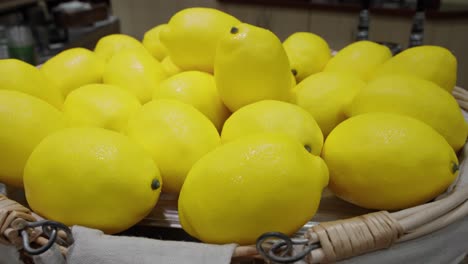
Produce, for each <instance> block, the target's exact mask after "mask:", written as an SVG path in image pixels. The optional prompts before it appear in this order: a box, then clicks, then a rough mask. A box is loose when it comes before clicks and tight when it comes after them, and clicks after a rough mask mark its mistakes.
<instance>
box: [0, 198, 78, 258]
mask: <svg viewBox="0 0 468 264" xmlns="http://www.w3.org/2000/svg"><path fill="white" fill-rule="evenodd" d="M37 227H41V229H38V228H37ZM0 243H3V244H7V245H8V244H9V245H14V246H15V247H16V248H17V249H22V250H23V251H24V252H26V253H28V254H29V255H38V254H41V253H43V252H45V251H47V250H48V249H49V248H50V247H52V245H53V244H54V243H58V244H59V248H60V251H61V252H62V254H64V255H65V254H66V252H67V247H68V246H69V245H71V244H73V236H72V234H71V230H70V229H69V228H68V227H67V226H65V225H63V224H61V223H58V222H54V221H48V220H41V221H37V219H36V217H34V216H33V215H32V212H31V211H30V210H29V209H28V208H26V207H24V206H23V205H21V204H19V203H17V202H15V201H13V200H10V199H8V198H7V197H6V196H4V195H0ZM31 244H36V245H38V246H39V247H31Z"/></svg>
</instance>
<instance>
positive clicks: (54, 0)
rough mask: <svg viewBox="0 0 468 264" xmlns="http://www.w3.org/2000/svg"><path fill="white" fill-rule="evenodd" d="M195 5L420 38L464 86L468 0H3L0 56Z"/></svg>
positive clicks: (82, 41) (320, 29) (398, 42)
mask: <svg viewBox="0 0 468 264" xmlns="http://www.w3.org/2000/svg"><path fill="white" fill-rule="evenodd" d="M194 6H204V7H212V8H217V9H220V10H223V11H225V12H227V13H230V14H232V15H234V16H236V17H237V18H239V19H240V20H242V21H244V22H247V23H250V24H254V25H257V26H261V27H265V28H268V29H270V30H271V31H273V32H274V33H276V34H277V36H278V37H279V38H280V39H281V40H284V39H285V38H286V37H287V36H289V35H290V34H292V33H294V32H298V31H309V32H313V33H315V34H318V35H320V36H322V37H323V38H324V39H325V40H326V41H327V42H328V43H329V45H330V47H332V48H333V49H335V50H338V49H340V48H342V47H344V46H345V45H347V44H349V43H351V42H353V41H355V40H356V39H359V38H362V36H363V35H364V36H365V37H366V38H368V39H370V40H373V41H378V42H383V43H386V44H387V45H389V46H390V47H392V48H393V49H394V51H395V52H398V50H401V49H405V48H407V47H408V46H409V45H410V43H417V42H418V41H420V42H421V43H422V44H425V45H440V46H444V47H446V48H448V49H450V50H451V51H452V52H453V53H454V54H455V56H456V57H457V59H458V85H459V86H462V87H468V49H467V48H466V47H467V44H468V34H467V32H468V0H419V1H418V0H373V1H369V0H172V1H167V0H133V1H125V0H88V1H58V0H0V58H19V59H21V60H24V61H27V62H30V63H32V64H41V63H43V62H44V61H46V60H47V59H48V58H50V57H52V56H53V55H55V54H57V53H58V52H60V51H62V50H64V49H67V48H71V47H86V48H89V49H93V48H94V45H95V44H96V42H97V40H99V38H101V37H102V36H105V35H108V34H112V33H119V32H120V33H124V34H129V35H132V36H134V37H136V38H138V39H141V38H142V36H143V34H144V33H145V32H146V31H147V30H149V29H150V28H152V27H154V26H155V25H158V24H162V23H166V22H167V21H168V20H169V18H170V17H171V16H172V15H173V14H174V13H176V12H177V11H179V10H181V9H183V8H187V7H194ZM363 11H365V12H363ZM410 39H411V41H410Z"/></svg>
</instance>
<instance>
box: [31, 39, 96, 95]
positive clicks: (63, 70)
mask: <svg viewBox="0 0 468 264" xmlns="http://www.w3.org/2000/svg"><path fill="white" fill-rule="evenodd" d="M104 66H105V62H104V61H103V60H102V59H101V58H99V57H98V56H97V55H96V54H95V53H94V52H92V51H89V50H87V49H83V48H73V49H68V50H65V51H62V52H60V53H59V54H57V55H56V56H54V57H52V58H51V59H50V60H48V61H47V62H46V63H44V65H42V67H41V69H40V70H41V71H42V72H43V73H44V74H45V75H46V77H47V78H49V79H50V80H51V81H52V82H53V83H54V84H55V85H57V86H58V88H59V89H60V90H61V91H62V94H63V95H64V96H65V97H66V96H67V95H68V94H69V93H70V92H71V91H73V90H75V89H76V88H78V87H80V86H83V85H85V84H91V83H100V82H101V81H102V73H103V72H104Z"/></svg>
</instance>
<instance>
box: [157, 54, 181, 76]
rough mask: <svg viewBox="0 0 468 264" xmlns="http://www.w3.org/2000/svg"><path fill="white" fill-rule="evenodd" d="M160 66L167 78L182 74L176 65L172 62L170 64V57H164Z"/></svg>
mask: <svg viewBox="0 0 468 264" xmlns="http://www.w3.org/2000/svg"><path fill="white" fill-rule="evenodd" d="M161 65H162V67H163V69H164V71H165V72H166V74H167V75H168V76H172V75H175V74H177V73H179V72H182V70H181V69H180V68H179V67H178V66H177V65H175V64H174V62H172V60H171V57H169V56H166V57H165V58H164V59H163V60H162V61H161Z"/></svg>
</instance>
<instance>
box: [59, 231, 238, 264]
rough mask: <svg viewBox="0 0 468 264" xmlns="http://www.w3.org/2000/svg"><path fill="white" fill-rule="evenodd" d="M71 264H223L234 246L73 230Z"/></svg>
mask: <svg viewBox="0 0 468 264" xmlns="http://www.w3.org/2000/svg"><path fill="white" fill-rule="evenodd" d="M73 237H74V238H75V243H74V245H73V246H72V247H71V248H70V250H69V253H68V256H67V261H68V263H70V264H96V263H100V264H107V263H109V264H114V263H121V264H127V263H128V264H134V263H139V264H146V263H147V264H150V263H151V264H153V263H158V264H179V263H193V264H211V263H213V264H222V263H226V264H227V263H230V262H231V256H232V254H233V252H234V249H235V248H236V245H235V244H229V245H209V244H203V243H194V242H179V241H162V240H156V239H148V238H136V237H121V236H109V235H104V234H103V233H102V232H101V231H98V230H94V229H89V228H84V227H80V226H74V227H73Z"/></svg>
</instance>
